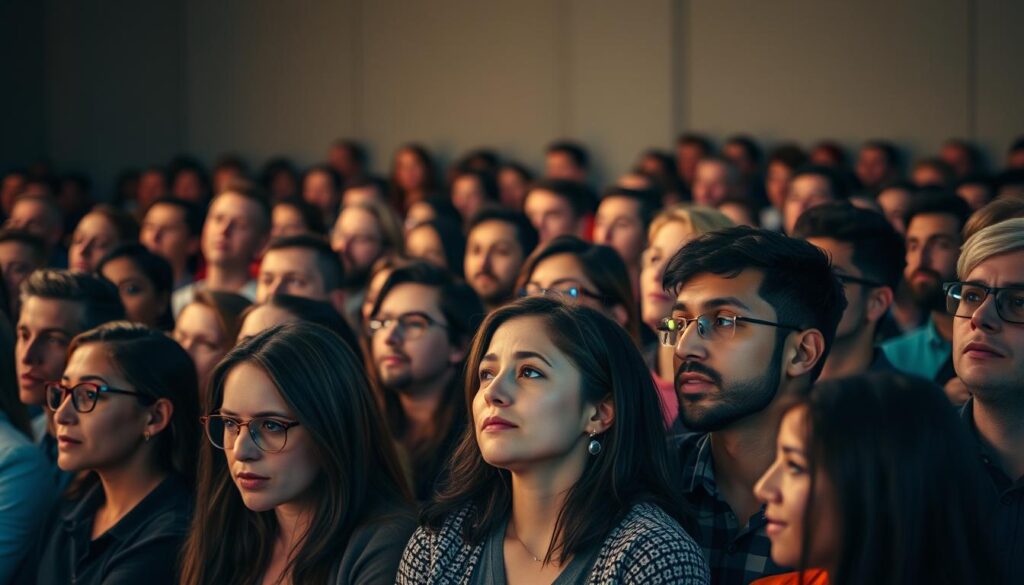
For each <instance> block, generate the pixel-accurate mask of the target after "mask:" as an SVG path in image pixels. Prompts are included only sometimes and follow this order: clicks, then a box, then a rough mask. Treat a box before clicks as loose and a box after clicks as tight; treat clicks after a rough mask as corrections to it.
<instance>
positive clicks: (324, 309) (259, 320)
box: [236, 294, 361, 355]
mask: <svg viewBox="0 0 1024 585" xmlns="http://www.w3.org/2000/svg"><path fill="white" fill-rule="evenodd" d="M296 321H305V322H307V323H316V324H317V325H320V326H323V327H326V328H327V329H329V330H330V331H332V332H333V333H334V334H335V335H337V336H338V337H340V338H341V340H342V341H344V342H345V344H346V345H348V346H349V347H350V348H351V349H352V351H354V352H355V353H356V355H361V350H360V348H359V339H358V338H357V337H356V334H355V332H354V331H352V328H351V327H349V325H348V323H347V322H346V321H345V318H344V317H342V316H341V313H339V312H338V310H337V309H335V308H334V306H333V305H331V304H330V303H326V302H323V301H315V300H312V299H309V298H305V297H297V296H294V295H285V294H275V295H271V296H269V297H267V299H266V300H265V301H263V302H262V303H260V304H258V305H251V306H249V308H247V309H246V310H245V311H243V312H242V316H241V327H240V328H239V330H238V339H237V342H236V343H238V344H241V343H244V342H245V341H246V340H248V339H250V338H252V337H255V336H256V335H258V334H259V333H260V332H261V331H266V330H267V329H270V328H271V327H275V326H277V325H282V324H284V323H293V322H296Z"/></svg>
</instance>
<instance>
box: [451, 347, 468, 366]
mask: <svg viewBox="0 0 1024 585" xmlns="http://www.w3.org/2000/svg"><path fill="white" fill-rule="evenodd" d="M468 346H469V342H468V341H466V342H463V343H460V344H459V345H457V346H456V345H453V346H451V348H450V349H449V350H448V363H449V364H451V365H453V366H457V365H459V364H460V363H462V360H464V359H466V353H467V352H468V351H469V347H468Z"/></svg>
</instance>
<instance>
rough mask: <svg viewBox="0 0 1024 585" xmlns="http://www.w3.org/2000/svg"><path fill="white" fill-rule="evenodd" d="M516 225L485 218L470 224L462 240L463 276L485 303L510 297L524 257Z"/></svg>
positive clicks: (496, 301)
mask: <svg viewBox="0 0 1024 585" xmlns="http://www.w3.org/2000/svg"><path fill="white" fill-rule="evenodd" d="M525 259H526V258H525V256H524V255H523V248H522V245H520V243H519V240H518V238H517V237H516V226H514V225H513V224H510V223H507V222H504V221H485V222H482V223H479V224H477V225H476V226H474V227H473V230H472V231H471V232H469V238H468V239H467V242H466V262H465V269H466V280H467V281H468V283H469V285H470V286H471V287H473V290H475V291H476V294H478V295H480V298H481V299H482V300H483V301H484V302H485V303H488V304H494V303H498V302H501V301H503V300H505V299H508V298H511V297H512V295H513V294H514V293H515V286H516V277H517V276H518V275H519V269H520V268H522V266H523V261H524V260H525Z"/></svg>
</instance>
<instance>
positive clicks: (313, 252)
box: [256, 235, 345, 314]
mask: <svg viewBox="0 0 1024 585" xmlns="http://www.w3.org/2000/svg"><path fill="white" fill-rule="evenodd" d="M256 283H257V284H256V302H258V303H262V302H263V301H265V300H267V298H268V297H270V296H271V295H275V294H286V295H293V296H297V297H304V298H307V299H312V300H314V301H324V302H327V303H330V304H331V305H333V306H334V308H335V310H336V311H338V313H339V314H341V313H343V312H344V310H345V293H344V292H343V291H342V286H343V285H344V284H345V270H344V268H343V267H342V265H341V261H340V260H339V259H338V256H337V255H336V254H335V253H334V250H332V249H331V246H330V245H328V244H327V242H325V241H324V240H322V239H321V238H317V237H315V236H309V235H297V236H287V237H283V238H278V239H276V240H272V241H271V242H270V245H269V246H267V251H266V252H265V253H264V254H263V260H262V261H261V262H260V269H259V274H258V276H257V277H256Z"/></svg>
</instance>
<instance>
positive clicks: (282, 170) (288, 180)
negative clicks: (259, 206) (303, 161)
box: [260, 158, 302, 201]
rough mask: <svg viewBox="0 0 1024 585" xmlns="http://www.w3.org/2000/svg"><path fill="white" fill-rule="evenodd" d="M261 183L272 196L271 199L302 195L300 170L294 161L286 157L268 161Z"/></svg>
mask: <svg viewBox="0 0 1024 585" xmlns="http://www.w3.org/2000/svg"><path fill="white" fill-rule="evenodd" d="M260 185H261V186H262V187H263V189H264V190H265V191H266V192H267V193H268V195H269V196H270V201H280V200H282V199H288V198H291V197H301V196H302V188H301V187H302V185H301V183H300V181H299V172H298V171H297V170H296V169H295V165H294V164H292V161H290V160H288V159H286V158H274V159H271V160H269V161H267V164H266V165H264V166H263V170H262V171H261V172H260Z"/></svg>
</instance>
